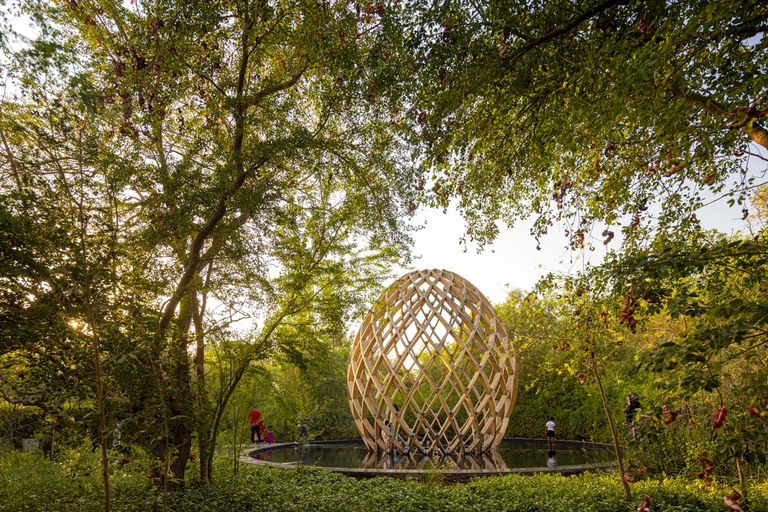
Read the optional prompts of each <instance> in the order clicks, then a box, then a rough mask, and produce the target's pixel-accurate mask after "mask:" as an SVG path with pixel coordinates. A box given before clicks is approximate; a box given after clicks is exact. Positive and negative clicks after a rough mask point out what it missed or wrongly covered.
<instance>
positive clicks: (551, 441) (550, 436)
mask: <svg viewBox="0 0 768 512" xmlns="http://www.w3.org/2000/svg"><path fill="white" fill-rule="evenodd" d="M545 429H546V433H547V449H549V450H552V449H553V447H554V446H555V418H551V417H550V418H549V421H548V422H547V424H546V426H545Z"/></svg>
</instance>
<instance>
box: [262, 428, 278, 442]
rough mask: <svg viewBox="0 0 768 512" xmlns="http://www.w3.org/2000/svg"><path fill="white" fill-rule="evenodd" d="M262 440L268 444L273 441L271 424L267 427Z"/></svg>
mask: <svg viewBox="0 0 768 512" xmlns="http://www.w3.org/2000/svg"><path fill="white" fill-rule="evenodd" d="M264 442H265V443H269V444H272V443H274V442H275V438H274V437H273V436H272V425H270V426H269V428H267V435H265V436H264Z"/></svg>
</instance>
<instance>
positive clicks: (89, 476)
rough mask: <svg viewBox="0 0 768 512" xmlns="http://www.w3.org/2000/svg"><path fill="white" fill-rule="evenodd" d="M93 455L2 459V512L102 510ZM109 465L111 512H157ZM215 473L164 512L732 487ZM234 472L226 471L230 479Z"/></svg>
mask: <svg viewBox="0 0 768 512" xmlns="http://www.w3.org/2000/svg"><path fill="white" fill-rule="evenodd" d="M94 462H95V458H94V457H93V456H92V455H91V454H83V455H81V456H76V457H74V459H69V460H66V461H63V462H59V463H53V462H51V461H49V460H45V459H43V458H42V457H40V456H39V455H30V454H19V453H12V454H8V455H6V456H4V457H3V458H0V510H9V511H10V510H12V511H48V510H77V511H78V512H89V511H98V510H101V509H102V503H101V501H100V499H101V487H100V481H99V472H98V465H95V464H94ZM132 464H133V462H132V463H130V464H127V465H125V466H122V467H121V466H117V465H116V464H113V474H112V479H113V484H114V490H113V509H114V510H116V511H120V512H134V511H135V512H151V511H159V510H162V495H161V494H160V493H158V492H157V490H156V489H154V488H153V487H152V486H151V485H149V481H148V479H147V476H146V473H144V471H145V470H146V467H145V466H142V465H140V464H138V463H137V466H135V467H134V468H132V467H131V465H132ZM228 468H229V464H228V463H226V461H220V463H219V464H218V465H217V475H218V483H217V484H216V485H213V486H209V487H205V488H202V487H199V486H196V485H194V484H190V485H188V488H187V489H186V490H185V491H183V492H177V493H169V494H168V496H167V498H166V499H167V505H168V510H172V511H179V512H193V511H195V512H204V511H219V510H237V511H238V512H246V511H261V510H264V511H280V510H285V511H306V510H312V511H313V512H322V511H370V510H376V511H377V512H385V511H443V510H461V511H462V512H465V511H466V512H469V511H483V512H485V511H488V510H494V511H521V512H522V511H531V512H533V511H549V512H559V511H562V512H572V511H575V510H579V511H581V510H583V511H590V512H629V511H634V510H635V508H634V506H635V504H636V503H637V502H638V501H639V500H640V497H641V496H642V495H643V494H648V495H649V496H650V497H651V500H652V503H653V511H654V512H661V511H696V512H702V511H704V512H706V511H713V512H714V511H718V512H719V511H721V510H723V501H722V496H723V494H725V493H726V492H730V488H726V487H719V488H717V487H716V488H714V489H706V490H705V489H702V488H701V485H700V484H699V483H698V482H696V481H694V482H686V481H684V480H681V479H667V480H663V481H656V480H648V481H644V482H638V483H636V484H633V491H634V493H635V495H636V496H637V499H635V500H633V503H631V504H626V503H625V502H624V500H623V494H622V489H621V484H620V483H619V482H618V480H617V478H616V475H604V474H602V475H583V476H580V477H563V476H559V475H539V476H533V477H525V476H504V477H492V478H482V479H477V480H474V481H472V482H470V483H469V484H462V485H455V486H443V485H435V484H429V483H421V482H417V481H403V480H395V479H390V478H375V479H370V480H355V479H353V478H348V477H345V476H342V475H337V474H333V473H329V472H325V471H320V470H314V469H303V470H301V471H296V470H291V469H278V468H269V467H252V466H246V467H242V469H241V470H240V472H239V474H238V475H237V476H234V475H232V474H231V473H227V471H228ZM229 471H231V470H229ZM750 494H751V498H752V508H751V510H753V511H759V510H763V511H764V510H768V484H765V483H763V484H760V485H759V486H755V487H753V488H752V489H750Z"/></svg>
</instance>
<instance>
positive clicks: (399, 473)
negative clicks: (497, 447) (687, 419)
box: [240, 437, 617, 481]
mask: <svg viewBox="0 0 768 512" xmlns="http://www.w3.org/2000/svg"><path fill="white" fill-rule="evenodd" d="M361 442H362V441H360V440H359V439H341V440H332V441H313V442H311V443H310V446H312V445H324V444H325V445H328V444H331V445H332V444H360V443H361ZM502 443H530V444H540V445H546V444H547V440H546V439H528V438H521V437H505V438H504V439H503V440H502ZM295 446H297V445H296V443H275V444H270V445H263V444H262V445H255V446H251V447H249V448H247V449H245V450H243V451H242V452H241V455H240V461H241V462H242V463H244V464H253V465H258V466H270V467H275V468H284V469H295V468H296V467H297V463H296V462H282V463H281V462H270V461H264V460H259V459H257V458H256V456H257V455H258V454H260V453H265V452H268V451H270V450H277V449H287V448H293V447H295ZM557 446H558V447H560V448H562V447H571V448H580V447H588V448H592V449H597V450H608V451H613V445H612V444H608V443H598V442H593V441H577V440H570V439H558V440H557ZM616 466H617V463H616V461H615V460H613V461H606V462H592V463H588V464H576V465H570V466H554V467H548V466H541V467H529V468H508V469H501V470H498V469H472V470H455V469H450V470H424V469H381V468H365V469H363V468H337V467H326V466H308V467H312V468H317V469H322V470H325V471H331V472H333V473H341V474H344V475H347V476H353V477H357V478H371V477H375V476H389V477H394V478H409V477H410V478H413V477H420V476H422V475H425V474H435V473H439V474H441V475H443V476H444V477H445V479H446V480H448V481H463V480H468V479H470V478H473V477H479V476H499V475H511V474H516V475H534V474H540V473H553V474H554V473H559V474H562V475H578V474H581V473H584V472H587V471H611V470H613V469H615V468H616Z"/></svg>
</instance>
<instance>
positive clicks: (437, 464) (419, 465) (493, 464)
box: [359, 450, 509, 471]
mask: <svg viewBox="0 0 768 512" xmlns="http://www.w3.org/2000/svg"><path fill="white" fill-rule="evenodd" d="M359 467H360V468H362V469H377V468H378V469H440V470H443V471H448V470H453V469H471V470H478V469H493V470H496V471H502V470H505V469H509V468H508V467H507V465H506V463H505V462H504V459H502V458H501V456H500V455H499V453H498V452H497V451H495V450H494V451H493V452H491V453H487V454H486V453H483V454H465V455H461V454H458V453H451V454H446V455H440V454H430V455H424V454H422V453H415V454H413V455H402V454H397V453H378V454H377V453H374V452H368V454H367V455H366V457H365V459H363V461H362V463H361V464H360V466H359Z"/></svg>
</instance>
